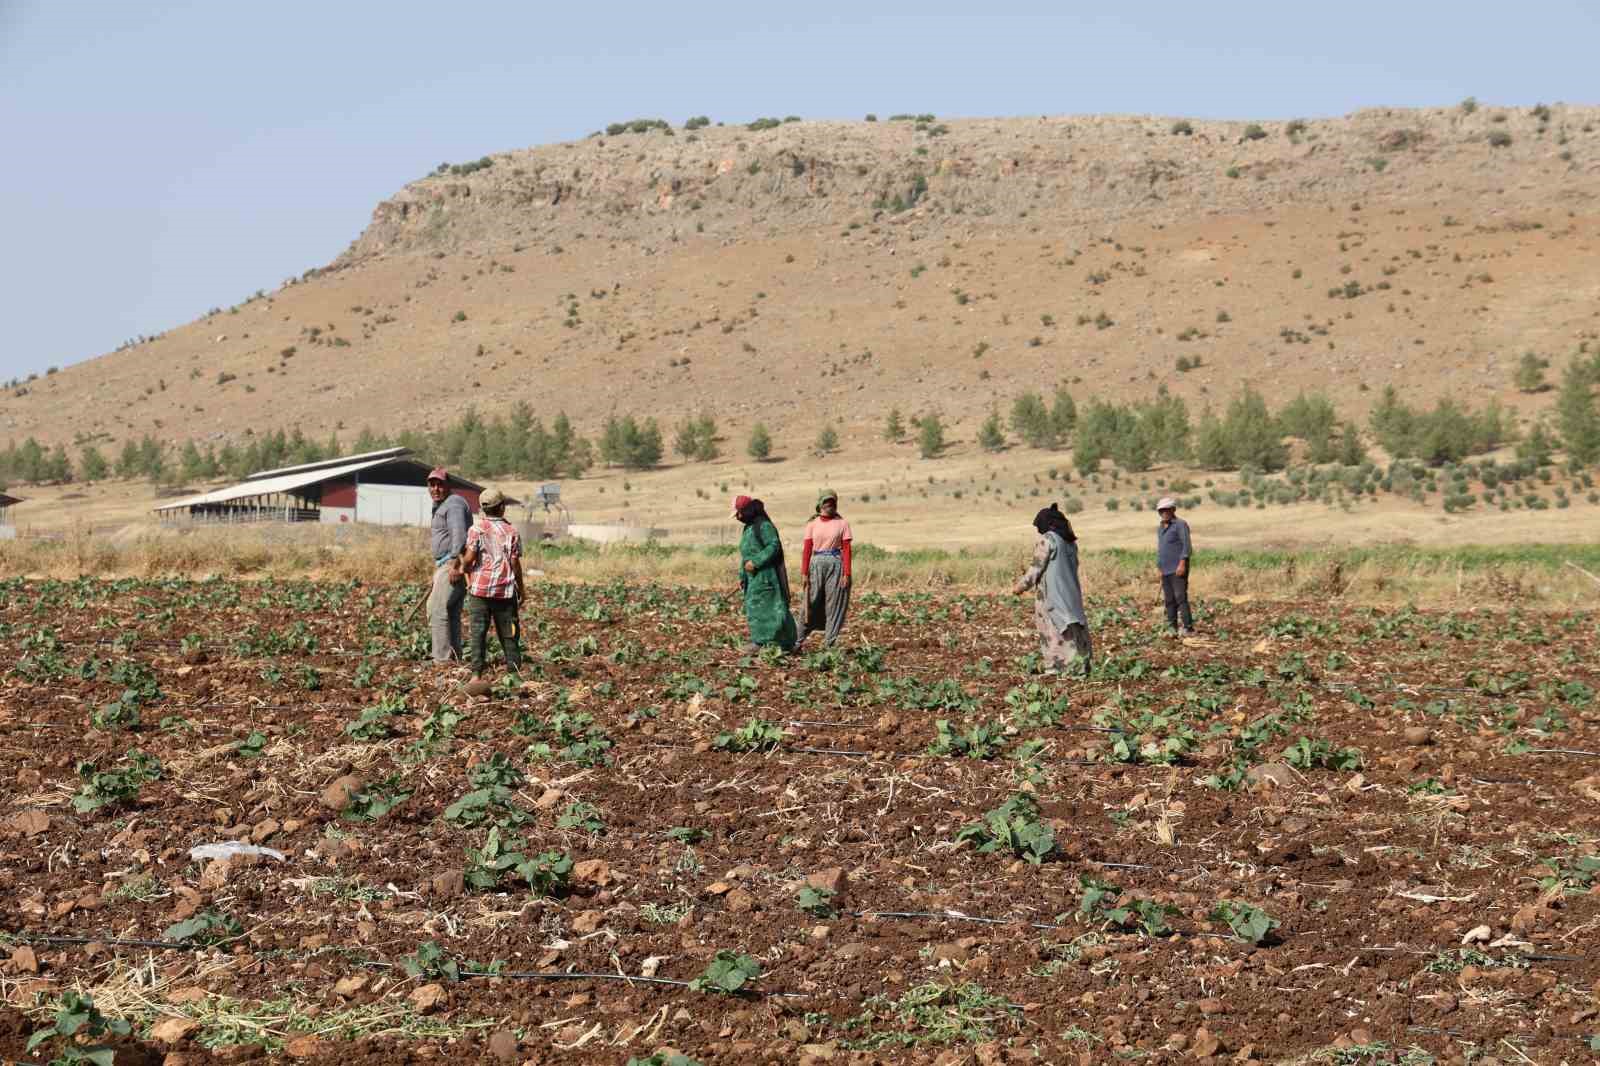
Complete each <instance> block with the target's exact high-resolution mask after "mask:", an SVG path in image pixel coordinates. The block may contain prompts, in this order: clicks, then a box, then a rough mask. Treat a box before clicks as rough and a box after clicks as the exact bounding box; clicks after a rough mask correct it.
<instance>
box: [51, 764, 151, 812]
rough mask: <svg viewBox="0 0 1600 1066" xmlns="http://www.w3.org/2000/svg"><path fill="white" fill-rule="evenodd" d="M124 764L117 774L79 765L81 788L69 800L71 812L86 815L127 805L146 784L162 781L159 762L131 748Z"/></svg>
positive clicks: (93, 766)
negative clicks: (102, 808) (109, 807)
mask: <svg viewBox="0 0 1600 1066" xmlns="http://www.w3.org/2000/svg"><path fill="white" fill-rule="evenodd" d="M123 761H124V762H125V763H126V764H127V765H126V767H125V768H123V769H119V770H101V769H100V768H99V767H98V766H97V765H96V764H95V763H92V762H89V761H87V760H85V761H82V762H80V763H78V779H79V780H80V781H81V782H82V784H81V785H80V786H79V788H78V791H77V794H76V795H74V796H73V797H72V809H73V810H75V811H77V812H78V813H79V814H88V813H89V812H90V811H95V810H99V809H100V808H101V807H107V806H112V805H115V804H120V803H130V802H132V801H133V800H135V799H137V798H138V796H139V790H140V789H141V788H143V787H144V785H145V783H146V782H148V781H155V780H158V779H159V778H160V777H161V773H162V768H161V760H160V759H157V758H156V757H155V756H153V755H146V754H145V753H144V752H142V751H140V750H139V749H138V748H130V749H129V750H128V753H127V754H126V755H124V756H123Z"/></svg>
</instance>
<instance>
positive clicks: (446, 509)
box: [428, 466, 472, 663]
mask: <svg viewBox="0 0 1600 1066" xmlns="http://www.w3.org/2000/svg"><path fill="white" fill-rule="evenodd" d="M428 496H429V497H430V498H431V499H432V500H433V524H432V528H431V530H430V531H429V535H428V551H429V554H430V555H431V556H432V558H433V583H432V585H431V586H430V587H429V591H428V628H429V630H430V632H431V634H432V638H433V661H434V662H436V663H445V662H449V661H450V660H451V659H459V658H461V604H462V602H463V601H464V600H465V599H466V598H467V585H466V579H465V578H464V577H463V576H462V573H461V552H462V549H464V548H465V547H466V546H467V530H468V529H470V528H471V526H472V508H471V507H470V506H469V505H468V504H467V501H466V500H464V499H462V498H461V497H460V496H457V495H454V494H453V493H452V492H451V491H450V474H449V473H448V472H447V471H446V470H445V468H444V467H442V466H441V467H436V468H434V469H433V470H432V471H430V472H429V474H428Z"/></svg>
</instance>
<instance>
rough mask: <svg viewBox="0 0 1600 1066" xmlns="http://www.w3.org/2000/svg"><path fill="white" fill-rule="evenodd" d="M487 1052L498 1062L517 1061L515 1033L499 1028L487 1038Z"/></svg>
mask: <svg viewBox="0 0 1600 1066" xmlns="http://www.w3.org/2000/svg"><path fill="white" fill-rule="evenodd" d="M489 1054H490V1055H491V1056H492V1057H493V1058H494V1059H495V1060H496V1061H498V1062H516V1061H517V1034H516V1033H513V1032H512V1031H511V1030H509V1029H501V1030H499V1031H498V1032H496V1033H495V1034H494V1035H493V1036H491V1037H490V1038H489Z"/></svg>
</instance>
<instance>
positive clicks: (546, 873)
mask: <svg viewBox="0 0 1600 1066" xmlns="http://www.w3.org/2000/svg"><path fill="white" fill-rule="evenodd" d="M572 867H573V862H572V856H570V855H568V854H567V853H566V852H563V851H541V852H540V853H539V854H537V855H533V856H530V857H528V858H525V859H523V860H522V861H521V862H519V863H517V873H519V874H521V875H522V879H523V880H524V881H526V882H528V888H529V889H530V890H532V892H533V894H534V895H536V896H555V895H559V894H560V893H562V892H564V891H566V888H567V883H568V881H569V880H571V877H572Z"/></svg>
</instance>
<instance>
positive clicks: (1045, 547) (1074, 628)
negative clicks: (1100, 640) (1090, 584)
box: [1011, 503, 1094, 674]
mask: <svg viewBox="0 0 1600 1066" xmlns="http://www.w3.org/2000/svg"><path fill="white" fill-rule="evenodd" d="M1033 528H1034V529H1036V530H1038V531H1039V541H1038V543H1037V544H1035V545H1034V548H1033V565H1032V566H1030V567H1028V572H1027V573H1025V574H1023V575H1022V577H1021V578H1020V579H1018V581H1017V583H1016V586H1015V587H1014V588H1013V589H1012V590H1011V591H1012V592H1013V593H1016V594H1018V595H1020V594H1021V593H1024V592H1026V591H1028V590H1029V589H1033V590H1034V601H1033V621H1034V625H1036V626H1037V627H1038V629H1039V650H1040V652H1041V653H1042V654H1043V655H1044V664H1045V672H1046V673H1052V674H1055V673H1068V672H1073V673H1083V674H1087V673H1088V672H1089V667H1090V662H1091V658H1092V655H1093V650H1094V649H1093V646H1092V645H1091V644H1090V642H1089V623H1088V619H1087V617H1086V616H1085V615H1084V613H1083V586H1082V585H1081V584H1079V582H1078V536H1077V534H1075V533H1074V532H1072V523H1071V522H1069V521H1067V516H1066V515H1064V514H1062V513H1061V509H1060V508H1058V507H1057V506H1056V505H1055V504H1053V503H1052V504H1051V505H1050V506H1049V507H1046V508H1045V509H1044V510H1042V511H1040V512H1039V513H1038V514H1037V515H1035V516H1034V519H1033Z"/></svg>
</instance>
